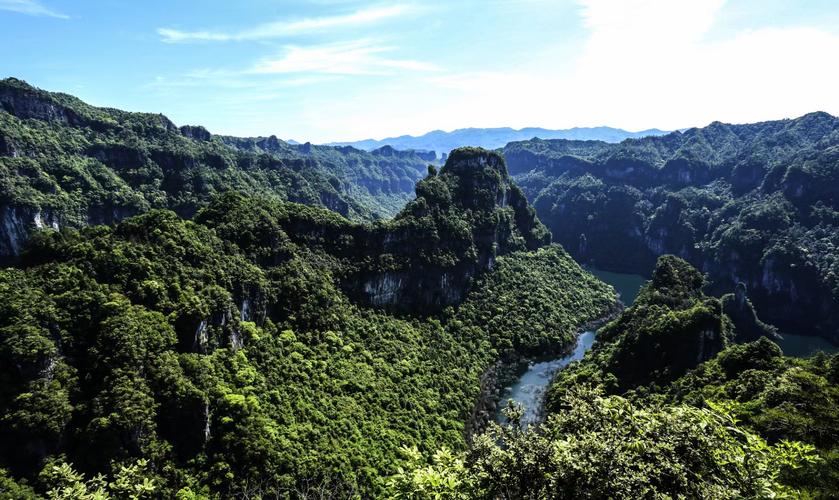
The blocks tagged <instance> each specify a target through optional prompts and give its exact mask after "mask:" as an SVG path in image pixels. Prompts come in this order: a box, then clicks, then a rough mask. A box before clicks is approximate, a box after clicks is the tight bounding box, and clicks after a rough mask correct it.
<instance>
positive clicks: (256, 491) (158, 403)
mask: <svg viewBox="0 0 839 500" xmlns="http://www.w3.org/2000/svg"><path fill="white" fill-rule="evenodd" d="M837 130H839V119H836V118H834V117H831V116H829V115H826V114H823V113H815V114H811V115H807V116H805V117H802V118H799V119H797V120H785V121H780V122H766V123H761V124H753V125H737V126H732V125H723V124H718V123H715V124H712V125H711V126H709V127H706V128H704V129H691V130H688V131H685V132H682V133H673V134H669V135H666V136H663V137H657V138H652V137H651V138H644V139H638V140H628V141H624V142H623V143H620V144H617V145H613V144H606V143H601V142H596V141H589V142H581V141H540V140H532V141H525V142H521V143H512V144H510V145H508V146H507V147H506V148H505V150H504V153H505V154H506V156H507V160H506V161H505V158H504V157H503V156H501V154H499V153H498V152H490V151H486V150H483V149H480V148H460V149H457V150H454V151H452V152H451V154H450V155H449V157H448V159H447V161H446V162H445V164H444V165H442V166H439V168H438V166H434V165H431V166H430V165H428V164H427V162H428V161H432V160H433V158H431V157H429V156H427V155H424V154H422V153H416V152H400V151H396V150H394V149H393V148H390V147H384V148H381V149H379V150H376V151H373V152H363V151H359V150H356V149H353V148H351V147H325V146H323V147H321V146H313V145H311V144H302V145H297V144H289V143H286V142H283V141H281V140H279V139H277V138H275V137H273V136H272V137H267V138H266V137H257V138H237V137H229V136H216V135H212V134H210V133H209V132H208V131H206V130H205V129H203V128H202V127H198V126H184V127H180V128H177V127H176V126H175V125H174V124H172V123H171V122H170V121H169V120H168V119H167V118H165V117H164V116H163V115H156V114H146V113H128V112H124V111H119V110H114V109H104V108H96V107H92V106H89V105H87V104H85V103H83V102H81V101H79V100H78V99H76V98H73V97H72V96H68V95H65V94H58V93H48V92H44V91H41V90H38V89H35V88H32V87H30V86H28V85H27V84H25V83H24V82H22V81H20V80H16V79H6V80H3V81H0V224H2V225H1V226H0V259H2V262H3V264H9V265H10V267H6V268H3V269H0V498H43V497H46V498H56V499H77V498H83V499H106V498H135V499H140V498H179V499H198V498H315V497H316V498H321V499H323V498H411V499H426V498H436V499H443V498H454V499H467V498H468V499H471V498H486V499H498V498H503V499H520V498H539V499H541V498H569V499H570V498H574V499H576V498H783V497H803V498H836V497H837V496H839V473H837V471H839V445H838V443H839V385H838V384H839V355H833V356H828V355H825V354H818V355H815V356H812V357H810V358H807V359H797V358H790V357H786V356H784V354H783V352H782V351H781V350H780V348H779V347H778V346H777V345H776V344H775V343H774V342H772V340H771V339H776V338H777V336H778V331H779V329H778V327H781V330H782V331H784V333H819V334H821V335H822V336H825V337H828V338H834V340H835V332H836V331H837V330H836V328H835V327H836V325H837V324H839V316H837V314H839V313H837V311H839V285H837V278H836V276H837V272H839V268H837V266H839V264H837V260H836V254H837V252H836V244H837V241H836V239H837V234H839V232H837V231H836V225H837V223H839V216H837V214H838V213H839V206H838V205H837V203H839V200H837V198H836V186H837V183H836V181H837V180H839V179H837V177H836V175H837V172H839V170H837V165H839V161H837V156H836V154H837V151H839V150H837V148H839V131H837ZM508 162H509V163H508ZM508 168H509V171H508ZM510 173H513V174H515V179H517V181H518V182H519V183H521V185H522V189H520V188H519V187H518V185H517V183H516V182H514V179H513V178H511V177H510ZM528 199H530V200H533V201H534V204H535V207H534V206H531V204H529V203H528ZM539 217H541V218H542V219H543V220H545V221H546V223H547V227H546V226H545V225H543V224H542V222H540V219H539ZM551 234H553V236H554V239H556V240H558V241H559V242H560V243H562V244H563V245H564V246H565V248H568V249H569V251H568V252H566V250H565V249H564V248H563V246H560V245H557V244H551V240H552V238H551ZM663 254H676V255H663ZM572 256H573V257H576V258H577V259H579V260H581V261H586V262H594V263H596V264H597V265H598V266H600V267H603V268H607V269H616V270H623V271H633V272H638V273H641V274H644V275H650V276H651V279H650V281H649V282H648V283H647V284H646V285H645V286H644V287H643V289H642V290H641V292H640V294H639V295H638V298H637V299H636V300H635V302H634V303H633V304H632V305H631V306H630V307H628V308H627V309H625V310H623V311H622V312H621V308H620V306H619V304H618V303H617V299H616V294H615V291H614V290H613V289H612V287H610V286H609V285H606V284H604V283H603V282H601V281H599V280H598V279H596V278H595V277H594V276H593V275H591V274H590V273H589V272H587V271H585V270H584V269H583V268H582V267H580V266H579V265H578V264H577V263H576V262H575V261H574V260H573V259H572ZM12 257H14V258H12ZM703 273H706V274H703ZM618 313H620V314H618ZM605 317H609V318H614V319H613V320H611V321H610V322H609V323H607V324H606V325H605V326H603V327H602V328H600V329H599V331H598V334H597V340H596V342H595V344H594V346H593V348H592V350H591V351H589V352H588V353H587V354H586V355H585V357H584V358H583V359H582V360H581V361H578V362H575V363H572V364H571V365H570V366H568V367H567V368H565V369H564V370H562V371H560V372H558V374H557V375H556V377H555V378H554V380H553V381H552V383H551V387H550V389H549V391H548V393H547V396H546V401H545V410H546V413H547V418H546V420H545V421H544V422H543V423H542V424H541V425H540V426H538V427H535V428H534V427H528V428H527V429H524V427H523V426H522V425H521V416H522V409H521V408H519V407H517V406H515V405H514V404H510V405H509V406H507V408H506V409H505V410H504V412H505V414H506V416H507V419H508V421H509V424H508V425H504V426H500V425H497V424H495V423H492V422H491V420H492V417H493V414H494V412H493V411H491V410H492V409H494V408H495V404H496V403H500V402H498V401H495V400H494V399H493V398H496V399H497V396H495V395H496V394H498V391H497V390H494V389H498V387H497V386H498V384H499V383H500V381H499V373H500V372H503V368H504V367H505V366H507V367H513V366H521V364H522V362H523V361H526V360H527V359H532V358H528V357H532V356H537V355H540V354H545V353H548V352H550V353H557V352H561V351H563V350H567V349H569V348H570V347H571V346H572V345H573V344H574V341H575V338H576V334H577V333H578V332H579V330H580V328H581V327H582V326H583V325H586V324H589V323H590V322H592V321H595V320H599V319H603V318H605ZM776 325H777V326H776ZM502 404H503V403H502Z"/></svg>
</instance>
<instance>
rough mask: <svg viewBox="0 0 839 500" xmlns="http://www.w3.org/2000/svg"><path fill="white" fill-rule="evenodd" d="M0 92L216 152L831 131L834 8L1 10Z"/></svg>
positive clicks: (123, 0) (32, 2) (665, 4)
mask: <svg viewBox="0 0 839 500" xmlns="http://www.w3.org/2000/svg"><path fill="white" fill-rule="evenodd" d="M0 26H1V27H2V30H0V75H2V76H15V77H18V78H22V79H24V80H27V81H29V82H30V83H32V84H34V85H36V86H39V87H42V88H45V89H48V90H56V91H64V92H68V93H71V94H74V95H77V96H79V97H81V98H82V99H84V100H86V101H88V102H90V103H92V104H95V105H101V106H112V107H118V108H122V109H128V110H134V111H153V112H162V113H164V114H166V115H168V116H169V117H170V118H172V119H173V120H174V121H175V122H176V123H178V124H187V123H188V124H201V125H205V126H206V127H207V128H208V129H209V130H210V131H212V132H214V133H227V134H236V135H270V134H275V135H277V136H279V137H283V138H293V139H296V140H300V141H305V140H311V141H313V142H325V141H333V140H334V141H337V140H353V139H363V138H368V137H374V138H381V137H385V136H389V135H399V134H403V133H410V134H419V133H423V132H426V131H429V130H433V129H444V130H451V129H454V128H459V127H470V126H472V127H493V126H512V127H517V128H518V127H525V126H541V127H548V128H566V127H572V126H596V125H611V126H615V127H622V128H626V129H630V130H639V129H644V128H651V127H658V128H663V129H673V128H681V127H688V126H701V125H706V124H707V123H709V122H711V121H713V120H721V121H727V122H740V123H742V122H750V121H757V120H764V119H776V118H784V117H794V116H798V115H801V114H803V113H806V112H809V111H815V110H823V111H828V112H830V113H833V114H839V92H837V91H836V89H837V88H839V65H837V64H836V63H835V59H836V57H837V54H839V2H836V1H834V0H807V1H795V0H789V1H784V0H727V1H726V0H553V1H548V0H521V1H496V0H483V1H462V2H458V1H445V2H443V1H440V2H438V1H422V2H411V1H410V0H406V1H404V2H389V3H386V2H369V1H351V0H312V1H295V2H290V1H276V0H275V1H268V0H254V1H249V2H248V1H239V2H229V1H225V2H221V1H218V2H210V1H202V2H197V1H170V2H162V1H142V2H140V1H135V0H110V1H80V0H75V1H69V0H0Z"/></svg>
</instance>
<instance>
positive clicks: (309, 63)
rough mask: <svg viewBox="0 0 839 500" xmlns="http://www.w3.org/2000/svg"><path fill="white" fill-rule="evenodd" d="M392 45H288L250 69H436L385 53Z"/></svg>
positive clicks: (367, 42)
mask: <svg viewBox="0 0 839 500" xmlns="http://www.w3.org/2000/svg"><path fill="white" fill-rule="evenodd" d="M394 50H395V49H394V48H393V47H387V46H379V45H374V44H373V43H372V42H371V41H370V40H356V41H352V42H344V43H333V44H326V45H314V46H307V47H299V46H295V45H289V46H287V47H285V52H284V54H283V55H282V56H280V57H278V58H266V59H263V60H262V61H260V62H259V63H257V64H256V66H255V67H254V68H253V69H252V72H253V73H258V74H281V73H323V74H333V75H381V74H389V73H392V72H394V71H436V70H437V67H436V66H434V65H433V64H430V63H427V62H423V61H416V60H412V59H398V58H392V57H386V56H385V54H387V53H389V52H392V51H394Z"/></svg>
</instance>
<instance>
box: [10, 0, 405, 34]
mask: <svg viewBox="0 0 839 500" xmlns="http://www.w3.org/2000/svg"><path fill="white" fill-rule="evenodd" d="M0 1H2V0H0ZM410 10H411V8H410V6H408V5H392V6H387V7H372V8H367V9H362V10H358V11H356V12H353V13H351V14H344V15H338V16H325V17H313V18H306V19H299V20H295V21H276V22H272V23H265V24H259V25H257V26H254V27H251V28H247V29H244V30H240V31H210V30H203V31H181V30H176V29H170V28H160V29H158V30H157V33H158V34H159V35H160V36H161V39H162V41H164V42H166V43H185V42H229V41H237V42H238V41H251V40H266V39H270V38H280V37H284V36H290V35H298V34H301V33H309V32H313V31H322V30H325V29H330V28H338V27H345V26H358V25H363V24H369V23H373V22H377V21H381V20H383V19H388V18H392V17H397V16H401V15H404V14H406V13H408V12H409V11H410Z"/></svg>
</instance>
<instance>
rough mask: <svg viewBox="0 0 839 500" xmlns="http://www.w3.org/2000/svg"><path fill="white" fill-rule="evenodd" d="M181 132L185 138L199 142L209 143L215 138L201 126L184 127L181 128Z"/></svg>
mask: <svg viewBox="0 0 839 500" xmlns="http://www.w3.org/2000/svg"><path fill="white" fill-rule="evenodd" d="M180 131H181V134H183V135H184V137H189V138H190V139H195V140H197V141H209V140H210V139H212V138H213V136H212V134H210V132H209V131H208V130H207V129H205V128H204V127H202V126H201V125H184V126H183V127H181V128H180Z"/></svg>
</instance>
